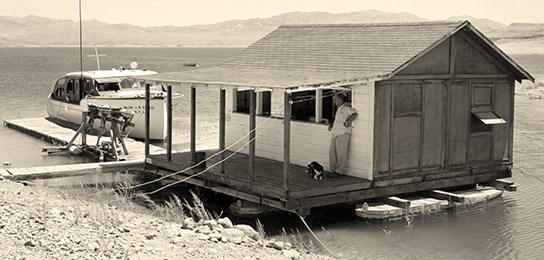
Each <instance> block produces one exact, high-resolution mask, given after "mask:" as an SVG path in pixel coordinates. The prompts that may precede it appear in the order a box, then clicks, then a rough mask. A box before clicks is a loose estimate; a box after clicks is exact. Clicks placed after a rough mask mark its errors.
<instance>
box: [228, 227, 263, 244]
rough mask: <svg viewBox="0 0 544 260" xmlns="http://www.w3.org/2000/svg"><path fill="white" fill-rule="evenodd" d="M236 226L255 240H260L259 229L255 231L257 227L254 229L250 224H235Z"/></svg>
mask: <svg viewBox="0 0 544 260" xmlns="http://www.w3.org/2000/svg"><path fill="white" fill-rule="evenodd" d="M234 228H236V229H239V230H241V231H243V232H244V234H245V235H246V236H248V237H249V238H251V239H253V240H255V241H257V240H259V233H257V231H255V229H253V228H252V227H251V226H249V225H244V224H241V225H236V226H234Z"/></svg>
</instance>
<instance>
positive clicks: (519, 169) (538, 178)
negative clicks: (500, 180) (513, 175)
mask: <svg viewBox="0 0 544 260" xmlns="http://www.w3.org/2000/svg"><path fill="white" fill-rule="evenodd" d="M514 169H516V170H518V171H519V172H521V174H523V176H525V177H527V178H533V179H537V180H538V181H540V182H544V179H542V178H541V177H539V176H534V175H532V174H529V173H526V172H525V171H523V170H522V169H521V168H519V167H514Z"/></svg>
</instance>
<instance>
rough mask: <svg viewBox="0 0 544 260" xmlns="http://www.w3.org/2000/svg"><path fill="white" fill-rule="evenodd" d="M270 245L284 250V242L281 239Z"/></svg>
mask: <svg viewBox="0 0 544 260" xmlns="http://www.w3.org/2000/svg"><path fill="white" fill-rule="evenodd" d="M270 246H271V247H272V248H275V249H278V250H283V247H284V244H283V242H281V241H274V242H272V243H271V244H270Z"/></svg>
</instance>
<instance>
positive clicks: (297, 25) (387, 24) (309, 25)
mask: <svg viewBox="0 0 544 260" xmlns="http://www.w3.org/2000/svg"><path fill="white" fill-rule="evenodd" d="M465 22H468V23H470V22H469V21H468V20H458V21H428V22H407V23H404V22H398V23H331V24H284V25H280V26H279V28H303V27H308V28H316V27H388V26H429V25H461V24H462V23H465Z"/></svg>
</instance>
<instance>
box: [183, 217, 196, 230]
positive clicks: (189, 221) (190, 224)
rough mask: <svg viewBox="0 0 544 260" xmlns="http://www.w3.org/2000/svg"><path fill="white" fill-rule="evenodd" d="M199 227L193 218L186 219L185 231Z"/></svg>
mask: <svg viewBox="0 0 544 260" xmlns="http://www.w3.org/2000/svg"><path fill="white" fill-rule="evenodd" d="M196 227H197V225H196V222H195V221H194V220H193V218H186V219H185V220H184V221H183V228H185V229H195V228H196Z"/></svg>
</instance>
